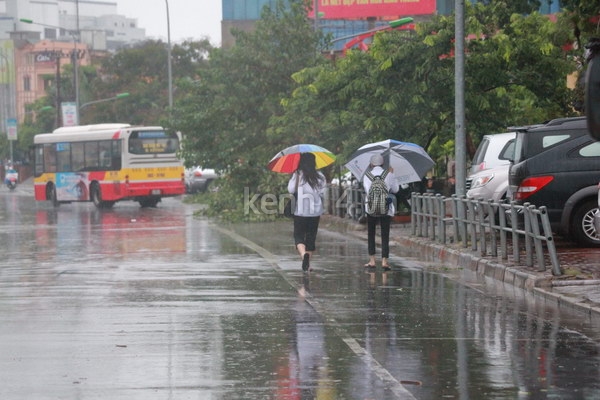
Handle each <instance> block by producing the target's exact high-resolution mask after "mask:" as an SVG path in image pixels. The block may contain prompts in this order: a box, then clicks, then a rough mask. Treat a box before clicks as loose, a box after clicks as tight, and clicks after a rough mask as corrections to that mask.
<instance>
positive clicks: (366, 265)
mask: <svg viewBox="0 0 600 400" xmlns="http://www.w3.org/2000/svg"><path fill="white" fill-rule="evenodd" d="M365 267H371V268H373V267H375V256H374V255H372V256H369V262H368V263H367V264H365Z"/></svg>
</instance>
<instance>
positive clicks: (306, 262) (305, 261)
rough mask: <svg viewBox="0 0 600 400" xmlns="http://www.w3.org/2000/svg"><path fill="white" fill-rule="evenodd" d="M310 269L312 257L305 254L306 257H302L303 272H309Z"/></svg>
mask: <svg viewBox="0 0 600 400" xmlns="http://www.w3.org/2000/svg"><path fill="white" fill-rule="evenodd" d="M309 268H310V255H309V254H308V253H304V257H302V271H308V269H309Z"/></svg>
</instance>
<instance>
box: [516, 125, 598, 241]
mask: <svg viewBox="0 0 600 400" xmlns="http://www.w3.org/2000/svg"><path fill="white" fill-rule="evenodd" d="M599 181H600V142H596V141H595V140H594V139H593V138H592V137H590V135H589V134H588V130H587V122H586V119H585V117H583V118H562V119H555V120H552V121H549V122H548V123H546V124H543V125H537V126H530V127H522V128H518V129H517V137H516V141H515V154H514V159H513V164H512V165H511V166H510V170H509V184H510V189H509V195H510V196H511V197H512V199H513V200H515V201H516V202H517V203H518V204H524V203H530V204H533V205H535V206H536V207H538V208H539V207H541V206H545V207H546V209H547V212H548V217H549V220H550V224H551V226H552V229H553V231H554V232H555V233H557V234H559V235H562V236H564V237H568V238H570V239H572V240H573V241H575V242H576V243H578V244H580V245H585V246H600V237H599V236H598V233H597V231H596V228H595V227H594V216H595V214H597V213H598V182H599Z"/></svg>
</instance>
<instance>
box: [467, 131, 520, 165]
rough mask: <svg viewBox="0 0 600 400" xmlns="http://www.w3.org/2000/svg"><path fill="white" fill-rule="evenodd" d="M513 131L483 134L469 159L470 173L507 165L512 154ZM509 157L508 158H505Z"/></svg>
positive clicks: (514, 135)
mask: <svg viewBox="0 0 600 400" xmlns="http://www.w3.org/2000/svg"><path fill="white" fill-rule="evenodd" d="M516 135H517V134H516V133H515V132H505V133H496V134H490V135H485V136H484V137H483V138H481V142H479V146H477V150H476V151H475V155H474V156H473V160H472V161H471V169H470V171H469V173H470V174H475V173H477V172H479V171H483V170H486V169H490V168H495V167H497V166H498V165H508V164H510V160H511V157H509V156H512V154H513V151H514V150H513V149H514V140H515V137H516ZM507 157H509V158H507Z"/></svg>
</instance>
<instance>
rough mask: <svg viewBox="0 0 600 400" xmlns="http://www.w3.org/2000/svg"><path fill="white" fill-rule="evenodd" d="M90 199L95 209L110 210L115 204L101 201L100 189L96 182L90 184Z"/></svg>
mask: <svg viewBox="0 0 600 400" xmlns="http://www.w3.org/2000/svg"><path fill="white" fill-rule="evenodd" d="M90 197H91V199H92V203H94V205H95V206H96V208H111V207H112V206H113V205H114V204H115V202H114V201H104V200H102V189H100V185H99V184H98V183H97V182H94V183H92V185H91V186H90Z"/></svg>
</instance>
